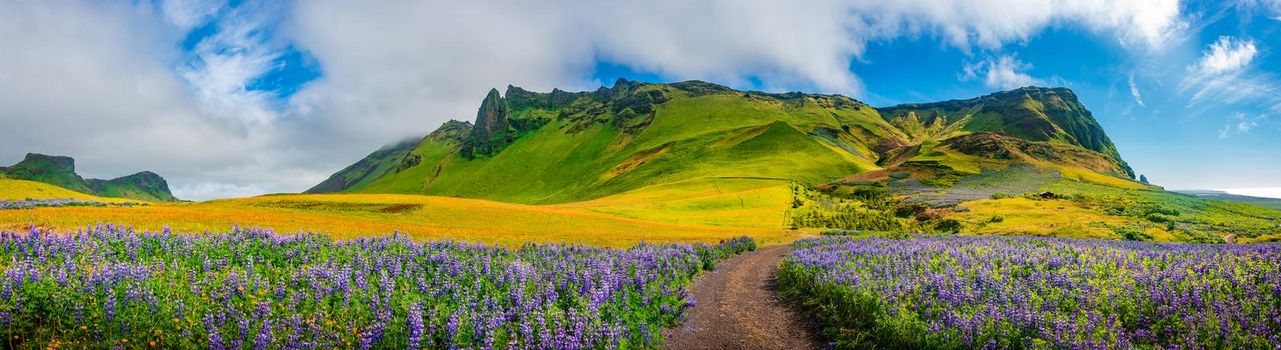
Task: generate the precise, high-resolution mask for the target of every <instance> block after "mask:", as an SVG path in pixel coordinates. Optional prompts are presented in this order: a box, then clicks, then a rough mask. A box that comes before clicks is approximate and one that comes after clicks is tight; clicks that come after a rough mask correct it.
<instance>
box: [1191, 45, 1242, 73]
mask: <svg viewBox="0 0 1281 350" xmlns="http://www.w3.org/2000/svg"><path fill="white" fill-rule="evenodd" d="M1258 54H1259V49H1258V48H1256V47H1255V46H1254V40H1250V39H1244V40H1242V39H1237V38H1233V37H1229V36H1223V37H1219V40H1218V41H1215V42H1214V43H1212V44H1210V47H1209V48H1208V49H1206V51H1205V52H1204V53H1203V54H1202V56H1201V60H1200V61H1197V63H1196V64H1195V65H1193V66H1192V67H1190V68H1189V69H1191V70H1192V71H1194V73H1197V74H1202V75H1222V74H1232V73H1236V72H1239V71H1241V70H1242V69H1244V68H1246V67H1249V66H1250V62H1251V61H1254V56H1256V55H1258Z"/></svg>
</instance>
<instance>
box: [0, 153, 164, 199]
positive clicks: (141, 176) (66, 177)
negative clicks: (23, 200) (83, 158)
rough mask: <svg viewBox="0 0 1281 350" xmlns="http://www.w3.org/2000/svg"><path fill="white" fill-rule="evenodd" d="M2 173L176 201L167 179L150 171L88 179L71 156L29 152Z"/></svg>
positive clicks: (85, 189) (81, 188) (106, 193)
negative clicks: (109, 177)
mask: <svg viewBox="0 0 1281 350" xmlns="http://www.w3.org/2000/svg"><path fill="white" fill-rule="evenodd" d="M0 175H3V176H4V177H6V178H11V179H20V180H29V181H36V182H43V183H47V184H50V185H54V186H58V187H62V188H66V189H69V190H72V191H76V192H81V193H86V194H92V195H97V196H102V197H116V198H129V199H138V200H145V201H157V202H172V201H177V200H178V198H175V197H174V196H173V194H172V193H170V192H169V184H168V183H166V182H165V179H164V178H162V177H160V175H156V173H153V172H150V171H143V172H140V173H137V174H133V175H129V176H124V177H119V178H115V179H111V180H99V179H85V178H82V177H80V175H77V174H76V164H75V160H74V159H72V158H71V157H64V156H48V155H43V154H36V153H27V156H26V157H25V158H23V160H22V161H21V162H18V164H14V165H13V166H9V167H0Z"/></svg>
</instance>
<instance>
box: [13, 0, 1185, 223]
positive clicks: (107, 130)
mask: <svg viewBox="0 0 1281 350" xmlns="http://www.w3.org/2000/svg"><path fill="white" fill-rule="evenodd" d="M210 23H212V24H213V27H215V28H216V29H217V31H216V32H214V33H212V34H211V35H210V36H209V37H205V38H201V39H200V40H199V41H198V42H196V43H195V44H194V46H193V47H191V48H190V49H189V50H184V49H183V48H182V47H181V46H180V43H182V42H183V41H184V40H185V39H188V38H187V35H188V33H189V32H191V31H192V30H196V29H197V28H201V27H202V26H205V25H208V24H210ZM1052 26H1073V27H1079V28H1084V29H1086V30H1089V31H1093V32H1096V33H1100V34H1101V35H1107V36H1111V37H1114V38H1115V40H1117V41H1119V42H1121V43H1122V44H1123V45H1125V46H1127V47H1133V48H1135V49H1139V50H1144V49H1153V48H1160V47H1162V46H1164V45H1166V44H1167V42H1168V41H1170V39H1171V38H1172V36H1173V35H1177V34H1178V33H1180V32H1181V31H1182V30H1183V29H1184V28H1186V24H1185V22H1184V20H1183V18H1182V17H1181V15H1180V14H1179V5H1178V1H1177V0H1155V1H1148V0H1130V1H1104V0H1084V1H1080V0H1076V1H1073V0H1032V1H1025V0H994V1H984V2H974V1H963V0H907V1H836V0H818V1H812V2H806V3H805V4H804V5H803V6H801V5H798V4H795V3H789V2H777V1H755V0H753V1H743V0H708V1H685V0H657V1H640V2H613V1H585V0H548V1H538V2H529V1H515V0H494V1H437V0H426V1H378V2H356V1H339V0H311V1H299V2H294V3H282V2H272V1H246V2H244V3H243V4H239V5H236V6H231V5H229V4H228V2H226V1H219V0H163V1H154V2H153V1H133V2H100V1H75V0H66V1H27V2H13V1H9V2H0V47H3V48H4V50H3V53H2V54H0V66H3V67H5V68H4V69H3V70H0V106H3V108H2V109H0V123H3V124H4V125H5V126H6V128H5V129H4V130H3V131H0V159H6V160H8V161H6V162H11V161H16V160H17V159H20V158H21V155H22V153H25V152H28V151H33V152H46V153H58V154H66V155H71V156H75V157H76V158H77V159H78V161H79V168H80V170H82V172H84V173H86V174H88V175H91V176H99V177H110V176H119V175H125V174H127V173H129V172H131V171H136V170H142V169H147V170H153V171H156V172H158V173H160V174H161V175H163V176H165V177H167V178H169V180H170V183H171V184H172V185H173V186H174V188H175V191H176V192H177V194H178V195H179V196H180V197H184V198H190V199H205V198H211V197H215V196H221V195H243V194H247V193H251V192H255V191H262V192H283V191H300V190H303V189H305V188H306V187H307V186H309V185H311V184H314V183H316V182H318V181H320V180H322V179H324V177H326V176H327V174H328V173H330V172H332V171H335V170H337V169H339V168H341V167H343V166H345V165H346V164H348V163H350V162H352V161H354V160H355V159H357V158H359V157H360V156H363V155H364V154H366V153H368V152H369V151H370V150H371V149H373V148H375V147H377V145H380V144H384V143H387V142H390V141H395V140H398V139H401V138H404V137H411V136H415V135H421V134H423V133H426V132H428V131H430V130H431V129H433V128H435V127H436V126H437V125H439V124H440V123H441V122H443V121H445V120H447V119H449V118H457V119H470V118H472V117H473V116H474V114H475V111H476V107H477V105H478V104H479V101H480V99H481V98H482V97H483V95H484V93H485V91H486V90H488V89H489V88H491V87H499V88H501V87H503V86H505V85H507V84H515V85H520V86H524V87H527V88H531V89H536V90H550V89H551V88H553V87H559V88H563V89H592V88H594V87H595V86H596V85H599V84H600V83H601V82H598V81H594V80H593V78H592V77H591V76H592V75H591V71H592V69H593V67H595V66H596V65H597V64H599V63H601V62H609V63H612V64H617V65H622V66H625V67H629V68H631V69H633V70H637V71H642V72H649V73H654V74H657V75H659V76H661V77H662V78H664V79H671V80H684V79H704V80H711V81H716V82H720V83H725V84H729V85H734V86H740V87H742V86H757V85H760V86H764V87H765V88H767V89H771V90H808V91H821V92H837V93H846V94H851V95H855V96H858V95H861V94H864V93H865V91H866V88H865V87H864V86H863V84H862V83H861V82H860V80H859V78H858V76H857V71H851V70H850V65H851V62H856V61H858V60H859V59H860V58H861V57H862V55H863V54H864V51H865V50H866V49H867V43H869V42H872V41H878V40H891V39H894V38H897V37H901V36H929V37H934V38H939V39H941V40H942V41H943V42H945V43H946V44H947V45H951V46H955V47H958V48H961V49H963V50H967V51H968V50H971V49H974V48H981V49H983V50H988V49H995V48H999V47H1001V46H1003V45H1005V44H1006V43H1009V42H1017V41H1025V40H1027V39H1028V38H1029V37H1031V36H1033V35H1035V33H1037V32H1039V31H1041V30H1043V29H1045V28H1048V27H1052ZM286 46H289V47H295V46H296V47H297V48H299V50H304V51H305V52H307V53H308V54H310V55H312V56H314V58H315V59H316V61H317V62H318V63H319V66H320V67H321V70H322V71H323V77H322V78H320V79H319V80H317V81H314V82H311V83H309V84H308V85H306V86H305V87H303V88H302V89H301V90H299V91H298V92H297V94H294V95H292V97H289V98H288V99H287V100H278V99H279V97H276V96H269V95H267V94H265V93H264V92H259V91H252V90H250V89H248V88H247V87H246V85H247V84H248V82H250V81H252V80H253V79H255V78H257V77H260V76H261V75H262V74H264V72H266V71H267V70H269V69H271V65H272V64H273V63H272V62H273V61H274V60H275V59H277V58H279V55H280V54H281V50H282V49H283V48H284V47H286ZM980 63H981V66H975V67H974V69H975V70H976V71H975V77H976V78H975V79H982V80H983V81H984V84H989V85H993V86H1001V87H1009V86H1013V85H1020V84H1029V83H1033V82H1035V81H1036V79H1035V78H1032V77H1031V76H1029V75H1027V73H1025V71H1026V70H1027V69H1030V66H1028V65H1026V64H1025V63H1022V62H1019V61H1017V60H1016V59H1014V58H1013V57H1000V58H996V59H993V60H984V61H981V62H980ZM980 69H981V70H982V73H979V72H978V70H980ZM980 76H981V78H978V77H980ZM219 193H221V195H220V194H219Z"/></svg>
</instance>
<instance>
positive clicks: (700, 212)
mask: <svg viewBox="0 0 1281 350" xmlns="http://www.w3.org/2000/svg"><path fill="white" fill-rule="evenodd" d="M791 199H792V192H791V190H790V189H789V187H788V182H787V181H781V180H764V179H709V180H691V181H683V182H676V183H671V184H666V185H658V186H653V187H647V188H643V189H640V190H636V191H630V192H625V193H622V194H618V195H614V196H609V197H605V198H600V199H595V200H590V201H584V202H575V203H567V204H558V205H555V207H560V208H580V209H585V210H590V211H594V212H600V213H606V214H611V215H618V216H622V217H628V218H634V219H646V220H655V221H663V222H671V223H679V224H689V225H700V226H712V227H757V228H782V227H784V226H785V222H784V215H783V212H784V210H786V209H787V208H788V206H789V205H790V203H791Z"/></svg>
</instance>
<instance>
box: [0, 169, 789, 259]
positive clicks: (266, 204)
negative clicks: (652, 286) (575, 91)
mask: <svg viewBox="0 0 1281 350" xmlns="http://www.w3.org/2000/svg"><path fill="white" fill-rule="evenodd" d="M727 184H728V185H730V186H729V187H731V188H735V189H737V190H738V192H737V194H736V195H735V197H734V198H738V197H739V196H741V197H743V198H749V199H750V201H751V202H750V203H749V202H746V201H747V200H749V199H745V200H744V201H745V202H743V203H748V204H751V205H766V204H769V203H771V202H772V201H771V200H770V198H772V196H773V194H771V193H770V190H769V188H768V187H766V188H764V189H759V190H756V191H753V190H750V189H746V188H741V187H736V186H739V185H736V184H735V182H727ZM742 186H747V188H750V187H751V186H749V185H742ZM757 191H759V192H760V193H756V192H757ZM644 196H646V195H645V194H644V193H641V192H638V193H633V194H630V195H629V197H628V198H632V199H633V200H642V199H641V198H643V197H644ZM753 196H755V197H753ZM729 199H730V197H728V196H723V197H721V198H715V197H713V198H710V199H707V200H700V199H698V198H693V197H688V198H686V199H682V200H676V201H673V202H671V203H667V202H664V201H659V200H652V201H648V202H647V203H648V204H643V205H637V206H629V205H622V204H621V202H613V204H610V201H612V200H613V199H602V201H601V202H597V203H586V204H582V207H576V205H565V206H537V205H524V204H512V203H501V202H494V201H486V200H478V199H462V198H451V197H435V196H422V195H379V194H329V195H270V196H260V197H251V198H240V199H227V200H216V201H210V202H201V203H165V204H152V205H148V206H141V207H127V208H126V207H61V208H36V209H29V210H0V227H3V228H9V229H23V228H26V227H27V226H29V225H35V226H39V227H46V228H56V229H63V230H74V229H76V228H80V227H85V226H88V225H94V224H97V223H117V224H122V225H132V226H134V227H135V228H137V229H146V230H159V229H162V228H164V227H166V226H167V227H169V228H171V229H172V230H174V231H178V232H203V231H222V230H226V229H227V228H229V227H232V226H233V225H246V226H256V227H271V228H274V229H275V230H277V231H279V232H299V231H310V232H321V233H326V234H330V235H332V236H334V237H338V238H354V237H360V236H366V235H373V234H385V233H387V232H392V231H399V232H401V233H404V234H406V235H409V236H410V237H413V238H415V239H424V240H426V239H460V240H465V241H469V242H478V243H489V244H501V245H505V246H512V247H515V246H520V245H521V244H524V243H526V242H564V243H582V244H588V245H593V246H602V247H628V246H631V245H634V244H636V243H639V242H642V241H646V242H685V243H693V242H716V241H719V240H722V239H727V238H730V237H735V236H742V235H749V236H752V237H755V238H757V239H758V240H760V241H761V242H762V243H764V244H780V243H786V242H790V241H791V240H792V236H793V235H794V233H789V232H787V231H785V230H783V229H781V224H778V223H776V222H772V221H770V220H760V219H758V216H757V215H763V213H765V212H768V211H769V210H771V209H769V208H727V207H725V206H724V205H723V204H724V203H721V204H716V202H726V201H727V200H729ZM618 200H619V201H624V200H626V199H622V198H620V199H618ZM642 201H644V200H642ZM700 205H708V206H707V207H699V206H700ZM783 205H785V203H776V204H773V207H775V208H777V207H780V206H783ZM778 210H779V211H778V213H780V214H778V215H781V209H778ZM691 218H692V219H691Z"/></svg>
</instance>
